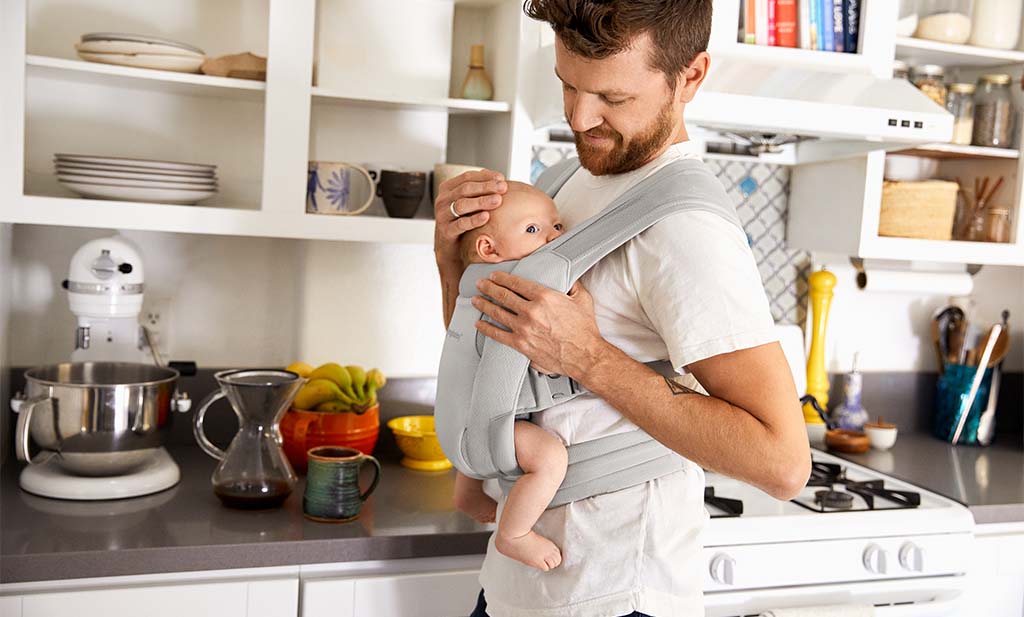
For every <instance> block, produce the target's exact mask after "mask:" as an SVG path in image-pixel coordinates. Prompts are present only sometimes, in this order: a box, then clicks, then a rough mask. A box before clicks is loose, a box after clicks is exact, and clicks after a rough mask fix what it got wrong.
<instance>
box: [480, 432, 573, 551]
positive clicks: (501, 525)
mask: <svg viewBox="0 0 1024 617" xmlns="http://www.w3.org/2000/svg"><path fill="white" fill-rule="evenodd" d="M514 431H515V446H516V461H517V462H518V463H519V466H520V467H522V469H523V472H524V475H523V476H522V477H520V478H519V479H518V480H516V482H515V484H513V485H512V490H511V491H509V494H508V498H507V499H506V500H505V507H504V508H503V509H502V511H501V518H500V519H499V520H498V534H497V536H496V537H495V540H494V543H495V548H497V549H498V550H499V551H500V552H501V553H503V554H504V555H507V556H509V557H511V558H513V559H516V560H519V561H521V562H523V563H525V564H526V565H528V566H533V567H535V568H538V569H540V570H544V571H547V570H550V569H551V568H554V567H557V566H558V564H560V563H561V562H562V554H561V552H560V551H559V550H558V547H557V546H555V544H554V543H553V542H552V541H551V540H548V539H547V538H545V537H543V536H541V535H540V534H538V533H536V532H534V531H533V526H534V524H536V523H537V519H539V518H540V515H541V514H542V513H543V512H544V510H545V509H546V508H547V507H548V504H549V503H551V498H552V497H553V496H554V495H555V492H556V491H557V490H558V487H559V485H561V483H562V479H563V478H565V469H566V466H567V464H568V460H569V456H568V453H567V452H566V449H565V446H564V445H562V442H561V441H559V439H558V438H557V437H555V436H554V435H552V434H551V433H549V432H547V431H545V430H544V429H542V428H540V427H539V426H537V425H535V424H533V423H532V422H516V423H515V424H514Z"/></svg>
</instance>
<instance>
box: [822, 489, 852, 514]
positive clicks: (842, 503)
mask: <svg viewBox="0 0 1024 617" xmlns="http://www.w3.org/2000/svg"><path fill="white" fill-rule="evenodd" d="M814 501H815V503H818V504H820V505H821V507H823V508H835V509H836V510H849V509H850V508H852V507H853V495H851V494H849V493H844V492H843V491H835V490H825V491H816V492H815V493H814Z"/></svg>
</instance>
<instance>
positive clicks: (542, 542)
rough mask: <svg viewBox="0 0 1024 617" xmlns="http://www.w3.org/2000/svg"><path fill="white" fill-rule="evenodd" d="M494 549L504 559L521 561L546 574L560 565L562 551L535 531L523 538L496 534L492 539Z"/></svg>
mask: <svg viewBox="0 0 1024 617" xmlns="http://www.w3.org/2000/svg"><path fill="white" fill-rule="evenodd" d="M494 547H495V548H497V549H498V551H499V552H500V553H501V554H503V555H505V556H506V557H511V558H512V559H515V560H516V561H521V562H523V563H525V564H526V565H528V566H532V567H534V568H537V569H538V570H543V571H544V572H547V571H548V570H550V569H552V568H557V567H558V564H560V563H562V551H560V550H558V547H557V546H555V543H554V542H552V541H551V540H548V539H547V538H545V537H544V536H542V535H540V534H539V533H537V532H535V531H531V532H529V533H527V534H526V535H525V536H519V537H518V538H510V537H508V536H504V535H502V534H500V533H499V534H498V535H497V537H496V538H495V539H494Z"/></svg>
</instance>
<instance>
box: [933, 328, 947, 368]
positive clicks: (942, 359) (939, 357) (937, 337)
mask: <svg viewBox="0 0 1024 617" xmlns="http://www.w3.org/2000/svg"><path fill="white" fill-rule="evenodd" d="M940 332H941V328H940V326H939V318H938V317H935V318H933V319H932V324H931V334H932V345H933V346H934V348H935V360H936V361H937V362H938V364H939V375H941V374H942V372H943V371H944V370H945V365H946V354H944V353H943V352H942V335H941V334H940Z"/></svg>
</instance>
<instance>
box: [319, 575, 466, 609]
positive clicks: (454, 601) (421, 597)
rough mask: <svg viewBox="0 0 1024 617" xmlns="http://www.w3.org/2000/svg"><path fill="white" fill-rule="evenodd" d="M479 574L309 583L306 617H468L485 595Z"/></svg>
mask: <svg viewBox="0 0 1024 617" xmlns="http://www.w3.org/2000/svg"><path fill="white" fill-rule="evenodd" d="M479 575H480V572H479V571H478V570H457V571H452V572H430V573H418V574H401V575H394V576H373V577H357V578H334V579H314V580H306V581H303V583H302V613H301V615H300V617H349V616H351V617H356V616H357V615H360V616H361V615H375V616H379V617H456V616H458V617H465V616H466V615H468V614H469V613H470V612H471V611H472V610H473V607H474V606H475V604H476V598H477V594H478V593H479V592H480V583H479V581H478V578H479Z"/></svg>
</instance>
